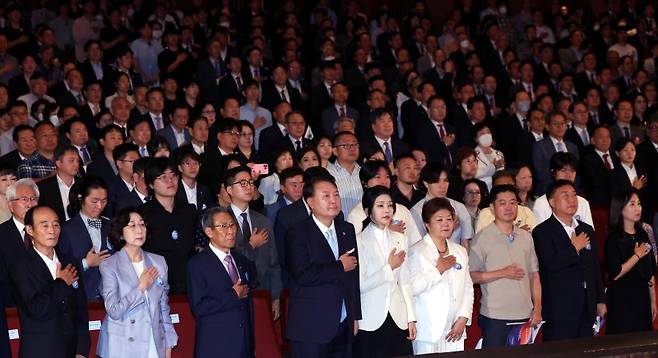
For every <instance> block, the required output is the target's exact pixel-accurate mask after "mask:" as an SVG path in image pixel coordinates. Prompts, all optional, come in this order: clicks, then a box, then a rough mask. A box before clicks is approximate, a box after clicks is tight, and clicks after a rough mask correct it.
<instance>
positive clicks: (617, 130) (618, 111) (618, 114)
mask: <svg viewBox="0 0 658 358" xmlns="http://www.w3.org/2000/svg"><path fill="white" fill-rule="evenodd" d="M613 111H614V114H615V118H616V121H615V124H612V125H610V136H611V137H612V146H613V147H614V145H615V144H616V143H617V141H618V140H619V139H620V138H628V139H630V140H632V141H633V142H634V143H635V145H638V144H639V143H640V142H642V141H643V140H644V133H643V132H642V129H640V128H639V127H638V126H636V125H634V124H631V121H632V120H633V103H632V102H631V101H630V100H628V99H621V100H619V101H618V102H617V103H615V106H614V110H613Z"/></svg>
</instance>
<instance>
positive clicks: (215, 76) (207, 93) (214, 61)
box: [196, 37, 227, 107]
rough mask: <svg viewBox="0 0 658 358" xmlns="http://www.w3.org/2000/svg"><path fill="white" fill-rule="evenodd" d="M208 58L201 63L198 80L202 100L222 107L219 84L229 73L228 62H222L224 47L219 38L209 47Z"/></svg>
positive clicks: (212, 40) (210, 42) (210, 41)
mask: <svg viewBox="0 0 658 358" xmlns="http://www.w3.org/2000/svg"><path fill="white" fill-rule="evenodd" d="M207 50H208V57H207V58H204V59H202V60H200V61H199V63H198V64H197V68H196V78H197V81H198V82H199V90H200V91H199V94H200V96H201V99H202V100H204V101H209V102H211V103H213V104H214V105H215V106H217V107H219V106H220V102H219V101H220V99H221V93H220V90H219V82H220V80H221V79H222V77H224V75H225V74H226V72H227V68H226V62H224V60H222V57H221V53H222V45H221V42H220V40H219V39H218V38H216V37H215V38H212V39H210V40H209V41H208V45H207Z"/></svg>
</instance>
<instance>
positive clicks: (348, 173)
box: [327, 132, 363, 217]
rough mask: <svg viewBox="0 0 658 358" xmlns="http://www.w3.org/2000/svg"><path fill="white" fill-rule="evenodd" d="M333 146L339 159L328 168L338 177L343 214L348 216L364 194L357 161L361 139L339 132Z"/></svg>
mask: <svg viewBox="0 0 658 358" xmlns="http://www.w3.org/2000/svg"><path fill="white" fill-rule="evenodd" d="M333 146H334V150H333V151H334V155H335V156H336V158H337V159H336V162H334V163H329V166H328V167H327V170H328V171H329V173H330V174H331V175H333V177H334V178H335V179H336V185H337V186H338V191H339V193H340V204H341V208H342V211H343V215H345V217H347V215H348V214H349V212H350V210H352V208H353V207H354V206H355V205H356V204H358V203H359V202H360V201H361V197H362V196H363V187H362V186H361V181H360V180H359V171H360V170H361V167H360V166H359V165H358V164H357V163H356V160H357V159H358V158H359V141H358V140H357V139H356V136H355V135H354V134H353V133H351V132H339V133H338V134H336V137H334V143H333Z"/></svg>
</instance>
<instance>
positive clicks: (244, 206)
mask: <svg viewBox="0 0 658 358" xmlns="http://www.w3.org/2000/svg"><path fill="white" fill-rule="evenodd" d="M224 185H225V187H226V192H227V193H228V194H229V196H230V197H231V205H230V210H231V211H232V212H233V216H235V220H236V222H237V223H238V226H239V228H238V234H237V237H236V244H235V250H236V251H238V252H239V253H241V254H242V255H244V256H246V257H247V258H248V259H249V260H251V261H253V262H254V264H255V265H256V272H257V274H258V277H256V278H255V279H254V278H250V279H249V280H251V281H252V282H254V281H255V284H256V285H255V286H256V287H257V288H262V289H266V290H268V291H270V292H271V293H272V300H273V301H272V315H273V316H274V319H275V320H276V319H277V318H278V317H279V293H280V292H281V288H282V282H281V266H280V265H279V257H278V254H277V250H276V243H275V241H274V230H273V226H272V222H271V221H270V220H269V219H268V218H267V217H266V216H264V215H262V214H261V213H259V212H257V211H255V210H251V209H250V208H249V203H250V202H251V200H252V199H253V197H254V190H256V188H255V185H254V180H253V179H252V178H251V169H249V168H248V167H237V168H233V169H230V170H228V171H227V172H226V176H225V179H224Z"/></svg>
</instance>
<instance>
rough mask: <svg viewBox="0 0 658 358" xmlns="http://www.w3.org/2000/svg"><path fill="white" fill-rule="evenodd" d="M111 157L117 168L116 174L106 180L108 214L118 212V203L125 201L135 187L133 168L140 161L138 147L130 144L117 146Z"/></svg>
mask: <svg viewBox="0 0 658 358" xmlns="http://www.w3.org/2000/svg"><path fill="white" fill-rule="evenodd" d="M112 157H113V158H114V163H115V165H116V167H117V174H116V175H113V176H110V177H108V178H107V190H108V200H107V207H108V211H107V212H108V213H110V214H114V212H115V211H117V210H119V205H118V203H119V202H120V201H122V200H125V199H126V198H127V197H128V194H129V193H130V192H131V191H132V190H133V188H134V187H135V180H134V177H133V167H134V165H135V162H136V161H137V160H138V159H140V158H139V152H138V147H137V146H136V145H135V144H132V143H124V144H120V145H118V146H117V147H116V148H114V150H113V151H112Z"/></svg>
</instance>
